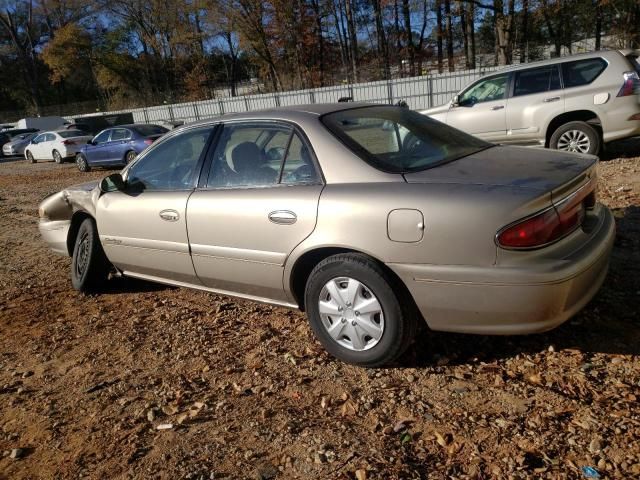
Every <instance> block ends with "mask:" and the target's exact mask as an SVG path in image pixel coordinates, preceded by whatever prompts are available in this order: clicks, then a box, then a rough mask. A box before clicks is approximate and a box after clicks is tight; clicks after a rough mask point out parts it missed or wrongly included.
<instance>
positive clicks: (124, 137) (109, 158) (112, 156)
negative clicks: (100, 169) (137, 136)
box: [105, 128, 131, 163]
mask: <svg viewBox="0 0 640 480" xmlns="http://www.w3.org/2000/svg"><path fill="white" fill-rule="evenodd" d="M130 139H131V132H130V131H129V130H127V129H126V128H114V129H113V130H112V131H111V138H110V139H109V143H108V144H107V145H106V148H105V162H106V163H124V161H125V160H124V155H125V153H126V152H127V148H128V145H127V142H128V141H129V140H130Z"/></svg>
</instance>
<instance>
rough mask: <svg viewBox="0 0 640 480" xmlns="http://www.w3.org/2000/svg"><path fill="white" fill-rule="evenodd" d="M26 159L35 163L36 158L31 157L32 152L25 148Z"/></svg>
mask: <svg viewBox="0 0 640 480" xmlns="http://www.w3.org/2000/svg"><path fill="white" fill-rule="evenodd" d="M27 161H28V162H29V163H36V159H35V158H33V153H31V152H30V151H29V150H27Z"/></svg>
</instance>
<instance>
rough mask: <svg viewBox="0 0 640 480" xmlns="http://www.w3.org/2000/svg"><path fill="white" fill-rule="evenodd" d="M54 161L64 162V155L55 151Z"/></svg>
mask: <svg viewBox="0 0 640 480" xmlns="http://www.w3.org/2000/svg"><path fill="white" fill-rule="evenodd" d="M53 161H54V162H56V163H58V164H60V163H62V155H60V152H59V151H57V150H54V151H53Z"/></svg>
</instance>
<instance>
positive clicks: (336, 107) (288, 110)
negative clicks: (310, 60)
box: [176, 102, 400, 130]
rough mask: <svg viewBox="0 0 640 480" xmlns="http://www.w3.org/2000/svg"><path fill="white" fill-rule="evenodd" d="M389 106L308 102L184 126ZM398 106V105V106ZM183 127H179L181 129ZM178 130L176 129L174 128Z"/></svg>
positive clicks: (227, 115)
mask: <svg viewBox="0 0 640 480" xmlns="http://www.w3.org/2000/svg"><path fill="white" fill-rule="evenodd" d="M381 106H391V105H385V104H379V103H370V102H338V103H310V104H303V105H292V106H288V107H277V108H267V109H263V110H255V111H251V112H239V113H226V114H224V115H220V116H217V117H210V118H207V119H204V120H199V121H196V122H191V123H188V124H185V125H184V126H185V127H193V126H197V125H206V124H210V123H212V122H224V121H228V120H264V119H274V120H295V119H297V118H300V116H305V117H316V118H317V117H319V116H321V115H325V114H327V113H333V112H339V111H342V110H351V109H353V108H359V107H381ZM398 108H400V107H398ZM182 128H183V127H180V129H182ZM176 130H178V129H176Z"/></svg>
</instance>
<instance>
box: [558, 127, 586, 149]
mask: <svg viewBox="0 0 640 480" xmlns="http://www.w3.org/2000/svg"><path fill="white" fill-rule="evenodd" d="M590 148H591V140H589V136H588V135H587V134H586V133H584V132H583V131H582V130H568V131H566V132H564V133H563V134H562V135H561V136H560V138H559V139H558V150H564V151H566V152H578V153H588V152H589V149H590Z"/></svg>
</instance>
